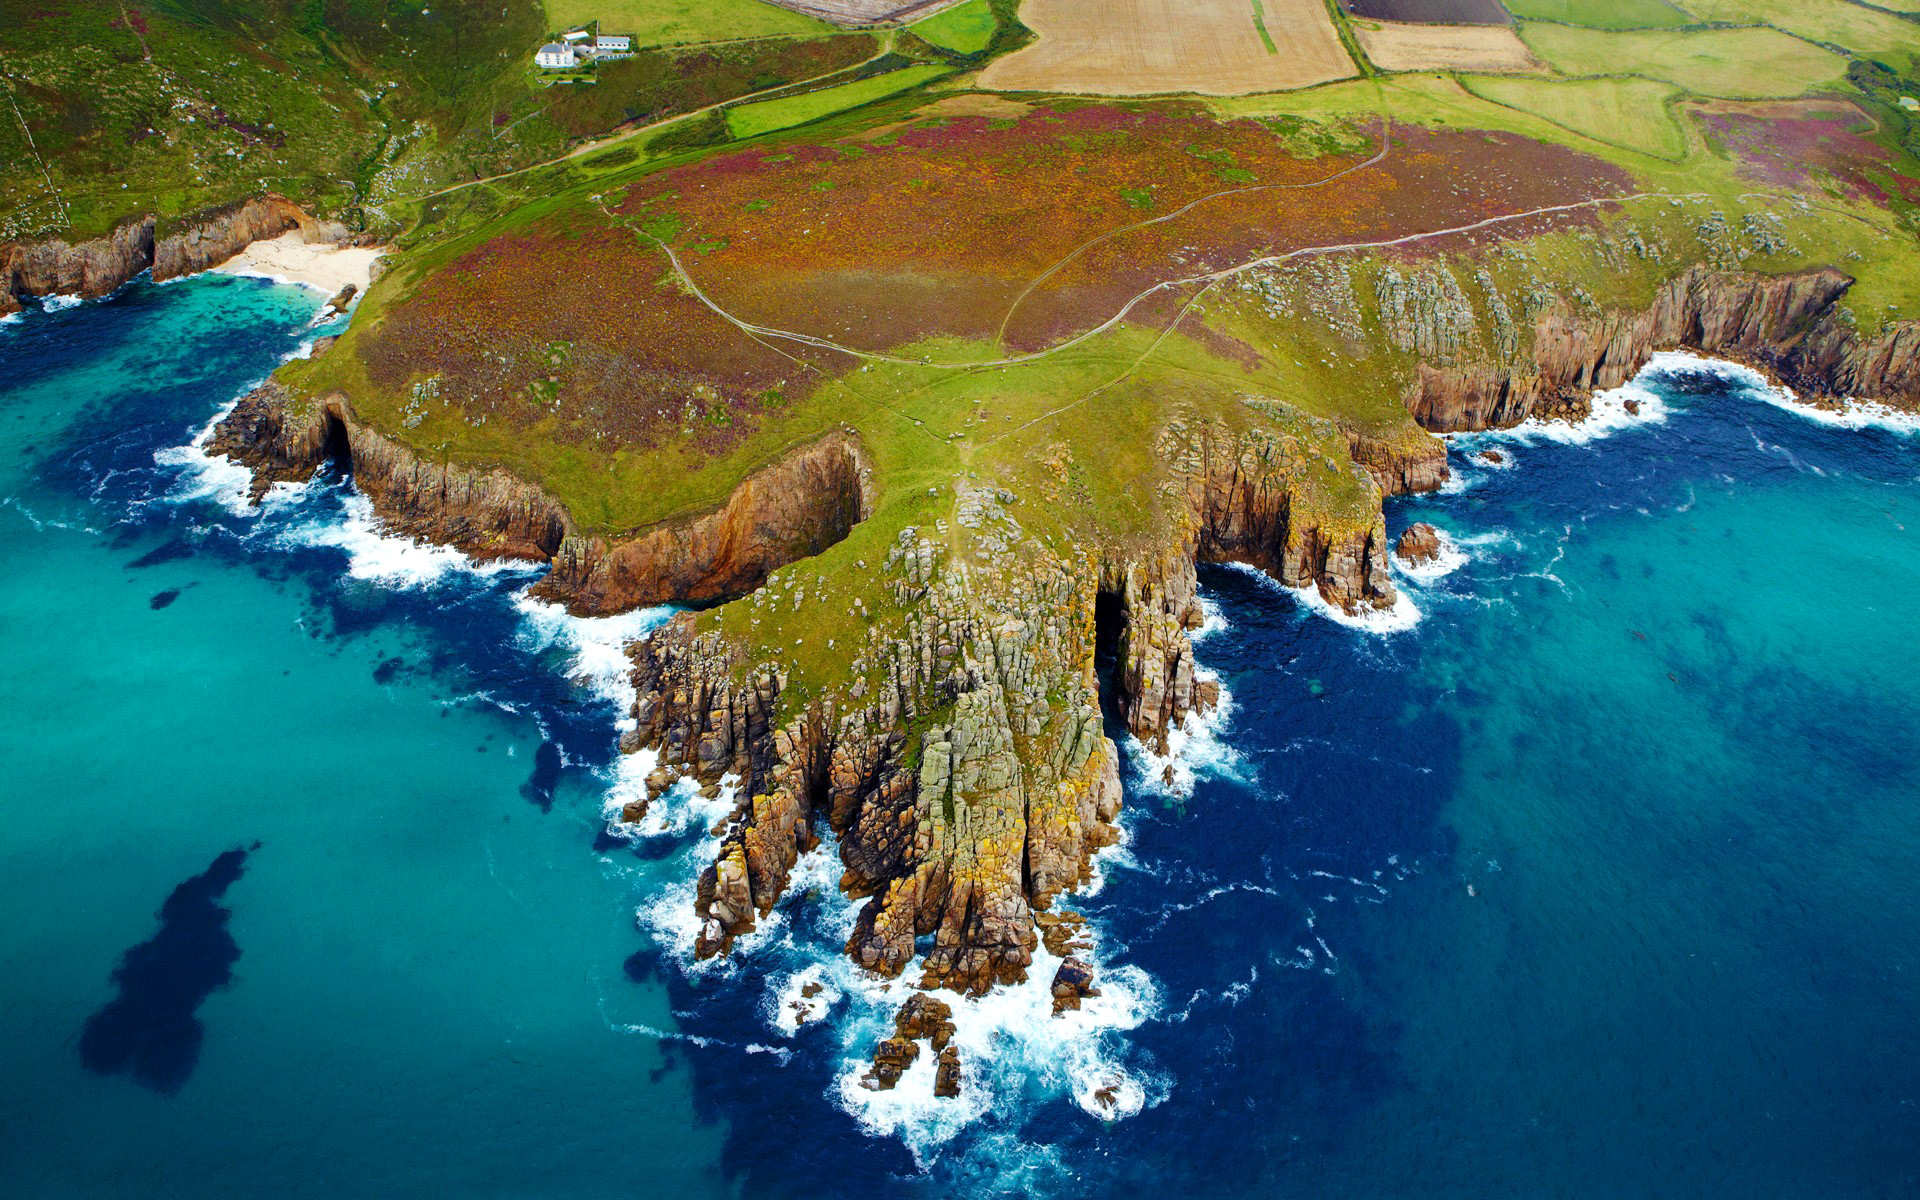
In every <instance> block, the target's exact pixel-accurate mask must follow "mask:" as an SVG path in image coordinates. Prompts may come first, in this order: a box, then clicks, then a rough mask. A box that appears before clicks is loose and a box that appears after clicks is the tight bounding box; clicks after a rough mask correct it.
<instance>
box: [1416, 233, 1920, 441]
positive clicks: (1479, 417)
mask: <svg viewBox="0 0 1920 1200" xmlns="http://www.w3.org/2000/svg"><path fill="white" fill-rule="evenodd" d="M1852 284H1853V281H1852V280H1851V279H1850V278H1848V277H1847V276H1846V275H1844V274H1842V273H1840V272H1839V271H1834V270H1816V271H1804V272H1801V273H1798V274H1794V275H1779V276H1769V275H1754V274H1746V273H1739V272H1723V271H1712V270H1709V269H1707V268H1705V267H1694V268H1692V269H1690V270H1688V271H1686V272H1684V273H1683V274H1681V275H1678V276H1676V277H1675V278H1673V279H1671V280H1669V281H1668V282H1667V283H1666V284H1665V285H1664V286H1663V287H1662V288H1661V289H1660V290H1659V292H1658V294H1657V295H1656V296H1655V298H1654V301H1653V303H1652V304H1651V305H1650V306H1648V307H1647V308H1646V309H1644V310H1642V311H1639V312H1622V311H1617V310H1609V311H1604V312H1598V313H1593V312H1576V311H1575V310H1574V309H1572V308H1571V307H1569V306H1568V305H1567V304H1566V303H1564V302H1556V303H1555V304H1554V305H1553V306H1551V307H1549V308H1548V309H1547V310H1545V311H1544V312H1542V313H1541V314H1540V316H1539V317H1538V318H1537V319H1536V321H1535V323H1534V326H1533V331H1532V333H1533V344H1532V350H1531V354H1530V356H1527V357H1525V358H1523V359H1522V360H1521V361H1519V362H1517V363H1515V364H1512V365H1487V364H1473V363H1466V364H1460V365H1452V366H1444V367H1440V368H1435V367H1432V366H1429V365H1427V364H1426V363H1421V364H1420V365H1419V367H1418V368H1417V376H1416V378H1415V379H1414V381H1413V382H1412V384H1411V385H1409V387H1408V389H1407V391H1406V394H1405V401H1406V405H1407V408H1408V410H1409V411H1411V412H1412V413H1413V415H1414V417H1415V419H1417V420H1418V421H1419V422H1420V423H1421V424H1422V425H1423V426H1425V427H1426V428H1428V429H1431V430H1433V431H1435V432H1437V433H1453V432H1460V431H1465V430H1475V429H1499V428H1505V427H1507V426H1511V425H1517V424H1519V423H1520V422H1521V421H1524V420H1526V419H1527V418H1528V417H1531V416H1536V415H1539V416H1578V415H1580V414H1581V412H1582V411H1583V409H1584V406H1585V404H1586V398H1587V396H1588V395H1590V394H1591V393H1592V392H1594V391H1596V390H1601V389H1606V388H1613V387H1618V386H1620V385H1621V384H1623V383H1625V382H1626V381H1627V380H1629V379H1631V378H1633V376H1634V375H1635V374H1636V373H1637V372H1638V371H1639V370H1640V368H1641V367H1643V366H1645V365H1646V364H1647V360H1648V359H1650V358H1651V357H1652V356H1653V355H1654V353H1655V352H1656V351H1660V350H1671V349H1682V348H1685V349H1693V350H1700V351H1702V352H1705V353H1708V354H1714V355H1718V356H1720V357H1722V358H1728V359H1733V360H1735V361H1738V362H1743V363H1747V364H1749V365H1752V366H1754V367H1757V368H1759V369H1761V370H1763V371H1766V372H1768V373H1770V374H1772V375H1773V376H1775V377H1777V378H1779V379H1780V380H1781V381H1783V382H1785V383H1787V384H1789V385H1790V386H1793V387H1795V388H1796V389H1799V390H1802V391H1804V392H1806V393H1808V394H1809V395H1810V396H1813V397H1849V396H1857V397H1859V398H1862V399H1873V400H1879V401H1882V402H1885V403H1888V404H1893V405H1896V406H1898V407H1902V408H1909V409H1911V408H1916V407H1920V325H1916V324H1914V323H1912V322H1901V323H1897V324H1895V325H1892V326H1890V327H1888V329H1887V330H1886V331H1885V332H1884V333H1882V334H1880V335H1879V336H1877V337H1874V338H1870V339H1869V338H1863V337H1861V336H1860V335H1859V334H1858V333H1857V332H1856V331H1855V330H1854V329H1853V327H1852V325H1851V323H1850V321H1849V318H1848V316H1847V314H1846V313H1845V312H1844V310H1842V309H1840V308H1839V307H1838V302H1839V300H1840V299H1841V297H1842V296H1844V295H1845V294H1846V291H1847V289H1848V288H1849V287H1851V286H1852Z"/></svg>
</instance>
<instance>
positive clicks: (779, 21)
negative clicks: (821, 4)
mask: <svg viewBox="0 0 1920 1200" xmlns="http://www.w3.org/2000/svg"><path fill="white" fill-rule="evenodd" d="M546 7H547V21H548V23H549V24H551V25H552V26H553V27H554V28H555V29H567V28H572V27H574V26H576V25H584V24H586V23H587V22H588V21H598V22H600V28H601V30H602V31H604V32H606V33H629V34H632V35H633V37H634V45H636V46H678V45H684V44H686V43H689V42H725V41H732V40H734V39H736V38H757V37H780V36H782V35H786V34H793V35H799V36H803V37H805V36H818V35H821V34H827V33H837V32H839V31H838V30H836V29H835V28H834V27H833V26H831V25H829V24H827V23H826V22H825V21H816V20H814V19H813V18H812V17H803V16H801V15H800V14H799V13H797V12H790V11H788V10H787V9H784V8H780V7H778V6H777V5H773V4H766V3H763V2H762V0H546ZM528 49H529V52H531V49H532V48H531V47H529V48H528Z"/></svg>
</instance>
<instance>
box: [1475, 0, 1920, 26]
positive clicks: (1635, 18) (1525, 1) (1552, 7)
mask: <svg viewBox="0 0 1920 1200" xmlns="http://www.w3.org/2000/svg"><path fill="white" fill-rule="evenodd" d="M1916 2H1920V0H1916ZM1507 11H1508V12H1510V13H1512V14H1513V15H1514V16H1516V17H1520V18H1522V19H1523V20H1529V21H1559V22H1561V23H1562V24H1565V25H1584V26H1586V27H1588V28H1590V29H1669V28H1672V27H1673V26H1676V25H1687V24H1691V23H1692V21H1693V18H1691V17H1689V16H1688V15H1687V14H1686V13H1684V12H1681V11H1680V10H1679V9H1678V8H1675V7H1674V6H1673V5H1671V4H1668V3H1665V0H1509V3H1508V4H1507Z"/></svg>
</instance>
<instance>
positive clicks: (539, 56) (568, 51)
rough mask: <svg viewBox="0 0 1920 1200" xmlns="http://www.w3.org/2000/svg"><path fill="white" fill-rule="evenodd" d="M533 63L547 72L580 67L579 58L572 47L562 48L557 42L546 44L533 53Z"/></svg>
mask: <svg viewBox="0 0 1920 1200" xmlns="http://www.w3.org/2000/svg"><path fill="white" fill-rule="evenodd" d="M533 61H534V62H536V63H538V64H539V65H540V66H542V67H544V68H546V69H547V70H549V71H557V70H561V69H564V68H567V67H577V66H579V65H580V56H579V54H577V53H575V51H574V48H573V47H572V46H563V45H561V44H560V43H559V42H548V43H547V44H546V45H544V46H542V47H540V49H538V50H536V51H534V54H533Z"/></svg>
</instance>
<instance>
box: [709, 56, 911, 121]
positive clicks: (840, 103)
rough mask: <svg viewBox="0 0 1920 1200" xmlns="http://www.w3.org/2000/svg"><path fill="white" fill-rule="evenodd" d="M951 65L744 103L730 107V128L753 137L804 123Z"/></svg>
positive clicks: (887, 93) (907, 85)
mask: <svg viewBox="0 0 1920 1200" xmlns="http://www.w3.org/2000/svg"><path fill="white" fill-rule="evenodd" d="M948 69H949V68H947V67H942V66H924V67H907V68H905V69H903V70H899V71H889V72H887V73H886V74H885V75H875V76H874V77H873V78H871V79H861V80H858V81H856V82H854V83H843V84H841V85H840V86H839V87H830V88H821V89H820V90H819V91H817V92H807V93H805V94H804V95H799V96H786V97H782V98H781V99H779V100H762V101H760V102H759V103H758V104H741V105H738V106H736V107H734V108H729V109H728V110H727V129H728V130H729V131H731V132H732V134H733V136H734V137H736V138H750V137H754V136H756V135H758V134H762V133H771V132H773V131H774V130H776V129H788V128H791V127H792V126H795V125H805V124H806V123H807V122H809V121H817V120H819V119H820V118H821V117H826V116H831V115H833V114H834V113H837V112H845V111H846V110H847V109H850V108H858V107H860V106H861V105H862V104H868V103H871V102H872V101H875V100H878V99H880V98H882V97H884V96H891V95H893V94H895V93H896V92H904V91H906V90H907V89H909V88H914V87H918V86H919V85H921V84H923V83H925V82H927V81H928V80H929V79H935V78H938V77H939V76H941V75H944V74H946V73H947V71H948Z"/></svg>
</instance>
